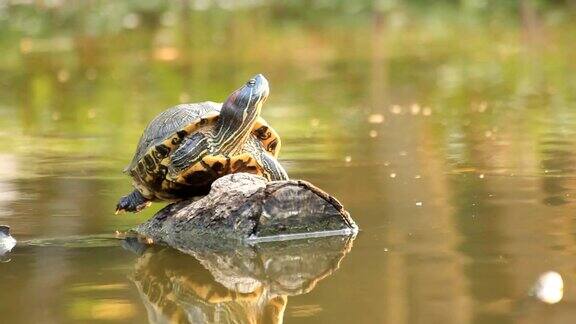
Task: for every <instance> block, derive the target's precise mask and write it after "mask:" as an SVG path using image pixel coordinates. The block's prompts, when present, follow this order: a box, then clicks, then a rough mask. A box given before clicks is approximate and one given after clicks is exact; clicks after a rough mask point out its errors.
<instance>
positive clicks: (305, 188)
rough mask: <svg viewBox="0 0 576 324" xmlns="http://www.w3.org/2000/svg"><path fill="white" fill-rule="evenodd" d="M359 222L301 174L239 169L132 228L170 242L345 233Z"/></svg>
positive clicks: (222, 241)
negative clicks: (282, 177) (269, 177)
mask: <svg viewBox="0 0 576 324" xmlns="http://www.w3.org/2000/svg"><path fill="white" fill-rule="evenodd" d="M357 230H358V227H357V226H356V224H355V223H354V221H353V220H352V218H351V217H350V215H349V213H348V212H347V211H346V210H345V209H344V208H343V206H342V204H340V203H339V202H338V201H337V200H336V199H335V198H333V197H332V196H330V195H328V194H327V193H325V192H324V191H322V190H321V189H318V188H316V187H315V186H313V185H312V184H310V183H309V182H306V181H302V180H286V181H272V182H267V181H266V180H265V179H264V178H262V177H259V176H255V175H251V174H246V173H238V174H232V175H227V176H224V177H222V178H220V179H218V180H217V181H215V182H214V183H213V184H212V187H211V190H210V192H209V194H208V195H206V196H204V197H202V198H200V199H191V200H184V201H180V202H176V203H173V204H171V205H168V206H166V207H165V208H163V209H162V210H160V211H159V212H158V213H156V215H154V216H153V217H152V218H151V219H150V220H148V221H147V222H145V223H143V224H141V225H139V226H137V227H136V228H135V229H134V231H135V232H136V233H138V234H140V235H143V236H145V237H147V238H150V239H152V240H153V241H155V242H164V243H167V244H168V245H170V246H173V247H180V248H181V247H182V246H186V245H189V246H194V247H195V248H198V246H218V247H220V248H222V246H223V245H225V244H228V243H229V244H231V246H234V245H235V244H236V242H237V241H238V240H240V241H248V242H262V241H277V240H286V239H296V238H306V237H317V236H330V235H350V234H353V233H356V232H357Z"/></svg>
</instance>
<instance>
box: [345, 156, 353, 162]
mask: <svg viewBox="0 0 576 324" xmlns="http://www.w3.org/2000/svg"><path fill="white" fill-rule="evenodd" d="M344 162H346V163H350V162H352V157H351V156H350V155H346V157H344Z"/></svg>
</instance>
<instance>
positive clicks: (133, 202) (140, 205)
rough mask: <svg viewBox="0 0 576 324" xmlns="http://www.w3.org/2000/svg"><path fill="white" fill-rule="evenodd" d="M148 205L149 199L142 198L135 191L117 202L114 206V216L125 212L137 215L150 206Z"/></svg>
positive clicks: (138, 192)
mask: <svg viewBox="0 0 576 324" xmlns="http://www.w3.org/2000/svg"><path fill="white" fill-rule="evenodd" d="M150 203H151V202H150V199H148V198H146V197H144V196H143V195H142V194H141V193H140V191H138V190H136V189H135V190H134V191H132V192H131V193H130V194H128V195H126V196H124V197H122V198H120V201H118V204H117V205H116V212H115V214H116V215H118V214H119V213H122V212H125V211H127V212H132V213H137V212H139V211H141V210H142V209H144V208H146V207H148V206H150Z"/></svg>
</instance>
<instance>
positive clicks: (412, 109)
mask: <svg viewBox="0 0 576 324" xmlns="http://www.w3.org/2000/svg"><path fill="white" fill-rule="evenodd" d="M410 112H411V113H412V115H418V114H419V113H420V105H419V104H417V103H415V104H412V106H410Z"/></svg>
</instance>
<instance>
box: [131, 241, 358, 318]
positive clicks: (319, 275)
mask: <svg viewBox="0 0 576 324" xmlns="http://www.w3.org/2000/svg"><path fill="white" fill-rule="evenodd" d="M352 240H353V237H350V236H332V237H321V238H310V239H305V240H294V241H284V242H261V243H256V244H255V245H247V244H244V243H241V242H238V243H237V244H236V245H234V246H227V247H226V248H224V249H220V248H207V247H206V246H199V247H197V248H195V247H192V246H191V245H187V246H186V247H185V248H183V249H184V250H185V252H186V253H187V254H191V255H193V256H194V258H192V257H191V256H189V255H187V254H183V253H180V252H177V251H175V250H173V249H169V248H165V247H158V246H151V247H147V246H144V245H140V244H139V243H137V241H136V240H133V239H128V240H127V241H126V244H127V246H129V248H130V249H131V250H134V251H136V252H137V253H138V254H141V256H140V258H139V259H138V260H137V262H136V265H135V269H134V274H133V275H132V280H133V281H134V282H135V284H136V286H137V287H138V290H139V292H140V294H141V297H142V300H143V301H144V304H145V306H146V308H147V310H148V316H149V320H150V322H193V323H196V322H198V323H282V321H283V314H284V309H285V307H286V303H287V300H288V298H287V297H288V296H292V295H299V294H303V293H307V292H309V291H310V290H312V289H313V288H314V287H315V286H316V284H317V282H318V281H319V280H321V279H323V278H325V277H327V276H329V275H330V274H331V273H332V272H334V271H335V270H336V269H337V268H338V266H339V264H340V261H341V260H342V259H343V258H344V256H345V255H346V254H347V253H348V252H349V251H350V248H351V246H352Z"/></svg>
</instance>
